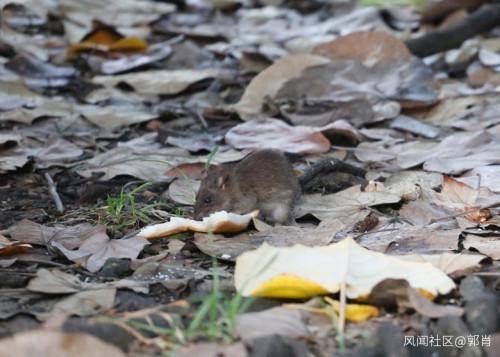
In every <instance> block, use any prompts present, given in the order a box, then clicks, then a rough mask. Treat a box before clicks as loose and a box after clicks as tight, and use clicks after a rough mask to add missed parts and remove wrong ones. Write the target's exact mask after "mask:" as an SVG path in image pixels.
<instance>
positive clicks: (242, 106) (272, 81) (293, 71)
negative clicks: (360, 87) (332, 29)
mask: <svg viewBox="0 0 500 357" xmlns="http://www.w3.org/2000/svg"><path fill="white" fill-rule="evenodd" d="M328 62H329V60H328V59H327V58H324V57H320V56H314V55H308V54H297V55H291V56H288V57H285V58H283V59H281V60H279V61H276V62H275V63H274V64H272V65H271V66H269V67H268V68H266V69H265V70H264V71H262V72H261V73H259V75H257V76H256V77H255V78H254V79H253V80H252V81H251V82H250V84H249V85H248V87H247V88H246V90H245V93H244V94H243V96H242V97H241V99H240V101H239V102H238V103H236V104H235V105H234V106H233V107H232V109H234V110H236V111H237V112H238V114H239V115H240V116H241V117H242V118H243V119H247V118H248V119H252V118H253V117H255V116H256V115H257V114H259V113H261V111H262V105H263V104H264V100H265V98H266V97H270V98H272V97H274V96H275V95H276V93H278V91H279V90H280V88H281V87H282V85H283V84H284V83H285V82H286V81H288V80H289V79H292V78H296V77H298V76H299V75H300V74H301V72H302V70H304V69H305V68H308V67H311V66H317V65H320V64H325V63H328Z"/></svg>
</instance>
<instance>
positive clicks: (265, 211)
mask: <svg viewBox="0 0 500 357" xmlns="http://www.w3.org/2000/svg"><path fill="white" fill-rule="evenodd" d="M290 208H291V202H289V201H288V200H285V201H281V202H273V203H270V202H266V203H265V204H262V205H261V207H260V209H261V214H262V216H263V217H264V220H265V221H267V222H269V223H279V224H284V225H288V224H291V223H293V221H292V217H291V209H290Z"/></svg>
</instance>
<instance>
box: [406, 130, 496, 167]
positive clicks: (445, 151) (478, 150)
mask: <svg viewBox="0 0 500 357" xmlns="http://www.w3.org/2000/svg"><path fill="white" fill-rule="evenodd" d="M457 148H459V149H460V150H457ZM499 158H500V143H499V142H498V140H497V139H496V138H495V137H494V136H493V135H492V134H490V133H488V132H487V131H476V132H460V133H456V134H452V135H449V136H447V137H446V138H444V139H443V140H442V141H441V142H439V143H437V142H421V141H416V142H413V143H408V144H406V145H401V146H399V154H398V155H397V163H398V165H399V166H400V167H402V168H410V167H414V166H417V165H420V164H422V163H423V164H424V170H426V171H437V172H442V173H447V174H459V173H461V172H463V171H466V170H470V169H473V168H475V167H480V166H485V165H490V164H497V163H500V159H499Z"/></svg>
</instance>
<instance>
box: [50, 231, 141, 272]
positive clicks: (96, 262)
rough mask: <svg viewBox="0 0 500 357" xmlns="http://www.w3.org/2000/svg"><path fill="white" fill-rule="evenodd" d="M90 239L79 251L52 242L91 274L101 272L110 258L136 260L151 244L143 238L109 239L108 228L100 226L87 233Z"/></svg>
mask: <svg viewBox="0 0 500 357" xmlns="http://www.w3.org/2000/svg"><path fill="white" fill-rule="evenodd" d="M87 235H88V238H85V239H84V240H83V243H82V244H81V245H80V246H79V248H78V249H77V250H69V249H67V248H65V247H64V246H63V245H62V244H61V243H59V242H57V241H56V242H51V245H52V246H53V247H56V248H57V249H59V251H60V252H61V253H62V254H64V256H65V257H66V258H68V259H69V260H72V261H74V262H75V263H77V264H79V265H82V266H84V267H85V268H87V269H88V270H89V271H90V272H96V271H99V269H101V268H102V266H103V265H104V263H106V260H108V258H130V259H135V258H137V256H138V255H139V253H140V252H141V251H142V249H143V248H144V246H146V245H147V244H149V242H148V241H147V240H146V239H144V238H142V237H132V238H130V239H109V237H108V235H107V234H106V227H103V226H98V227H96V228H95V229H94V230H93V231H91V232H89V233H87Z"/></svg>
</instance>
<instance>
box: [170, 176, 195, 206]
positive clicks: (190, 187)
mask: <svg viewBox="0 0 500 357" xmlns="http://www.w3.org/2000/svg"><path fill="white" fill-rule="evenodd" d="M199 188H200V181H197V180H193V179H190V178H179V179H177V180H175V181H174V182H172V183H171V184H170V186H168V196H169V197H170V199H171V200H172V201H174V202H177V203H180V204H183V205H193V204H194V203H195V200H196V192H198V189H199Z"/></svg>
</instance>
